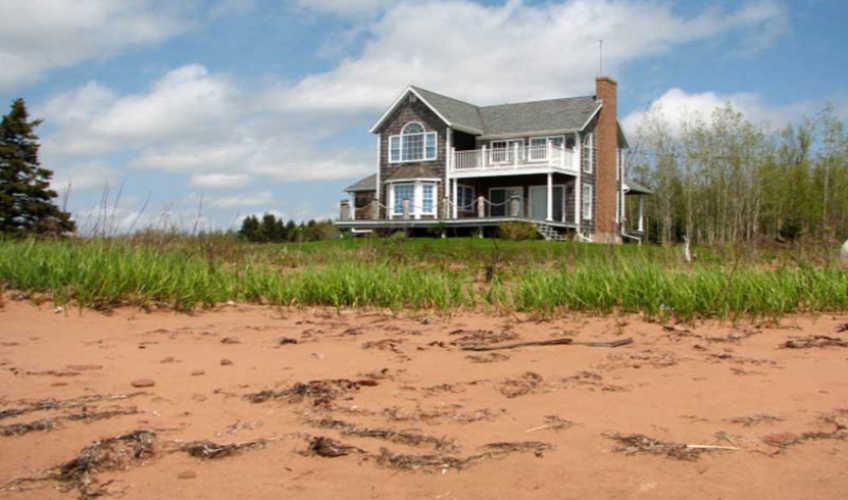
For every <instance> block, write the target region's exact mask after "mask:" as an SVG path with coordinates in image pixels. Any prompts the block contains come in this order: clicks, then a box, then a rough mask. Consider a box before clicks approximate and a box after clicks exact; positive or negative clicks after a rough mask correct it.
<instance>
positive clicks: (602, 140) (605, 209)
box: [595, 76, 621, 243]
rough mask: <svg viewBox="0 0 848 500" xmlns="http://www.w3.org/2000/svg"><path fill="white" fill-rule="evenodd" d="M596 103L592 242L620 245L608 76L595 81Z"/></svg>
mask: <svg viewBox="0 0 848 500" xmlns="http://www.w3.org/2000/svg"><path fill="white" fill-rule="evenodd" d="M595 85H596V88H597V90H596V95H597V99H599V100H600V101H602V102H603V107H602V108H601V112H600V113H599V114H598V123H597V128H596V129H595V135H596V140H597V144H596V154H597V155H598V164H597V165H598V171H597V173H596V186H595V193H596V194H595V197H596V199H595V206H596V207H597V218H596V220H595V241H598V242H604V243H618V242H620V241H621V236H620V235H619V231H618V227H617V226H618V225H617V224H616V222H615V206H616V202H615V198H616V196H618V187H617V184H618V183H617V181H616V180H615V178H616V171H615V170H616V166H617V163H618V161H617V156H618V83H616V81H615V80H613V79H612V78H610V77H608V76H599V77H598V78H596V79H595Z"/></svg>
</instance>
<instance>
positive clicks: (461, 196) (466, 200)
mask: <svg viewBox="0 0 848 500" xmlns="http://www.w3.org/2000/svg"><path fill="white" fill-rule="evenodd" d="M456 205H457V208H458V209H459V211H460V212H473V211H474V188H473V187H471V186H457V187H456Z"/></svg>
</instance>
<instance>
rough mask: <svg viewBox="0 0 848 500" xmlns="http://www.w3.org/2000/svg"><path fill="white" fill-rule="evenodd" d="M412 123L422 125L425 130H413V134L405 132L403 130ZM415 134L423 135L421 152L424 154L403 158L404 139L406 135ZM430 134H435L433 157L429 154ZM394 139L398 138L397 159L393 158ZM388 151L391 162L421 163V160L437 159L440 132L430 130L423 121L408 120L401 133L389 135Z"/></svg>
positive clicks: (411, 135) (412, 135)
mask: <svg viewBox="0 0 848 500" xmlns="http://www.w3.org/2000/svg"><path fill="white" fill-rule="evenodd" d="M410 125H418V126H420V127H421V129H422V130H423V132H413V133H411V134H404V133H403V131H404V130H406V128H407V127H409V126H410ZM414 136H421V138H422V143H421V153H422V155H423V156H422V157H421V158H415V159H411V160H404V159H403V150H404V146H403V139H404V138H406V137H414ZM430 136H433V138H434V139H433V143H434V144H433V157H432V158H431V157H429V156H427V141H428V140H429V139H430ZM394 139H397V140H398V159H397V160H393V159H392V140H394ZM388 153H389V154H388V157H389V164H395V163H420V162H425V161H436V160H438V159H439V133H438V132H436V131H428V130H427V127H425V126H424V124H423V123H421V122H419V121H417V120H412V121H409V122H406V123H405V124H404V126H403V127H402V128H401V130H400V134H395V135H390V136H389V149H388Z"/></svg>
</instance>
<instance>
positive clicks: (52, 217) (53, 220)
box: [0, 99, 76, 235]
mask: <svg viewBox="0 0 848 500" xmlns="http://www.w3.org/2000/svg"><path fill="white" fill-rule="evenodd" d="M28 119H29V114H28V113H27V110H26V105H25V103H24V100H23V99H15V100H14V101H13V102H12V109H11V111H10V112H9V114H8V115H6V116H4V117H3V121H2V123H0V233H11V234H26V233H35V234H55V235H59V234H64V233H66V232H73V231H75V230H76V225H75V224H74V222H73V221H72V220H71V215H70V214H69V213H67V212H64V211H62V210H61V209H60V208H59V207H57V206H56V205H55V204H54V203H53V201H52V200H54V199H55V198H56V197H57V194H56V191H53V190H52V189H50V178H51V177H53V172H51V171H50V170H48V169H46V168H42V167H41V165H40V163H39V161H38V149H39V147H40V146H39V144H38V136H36V135H35V133H34V129H35V127H37V126H38V125H39V124H40V123H41V120H33V121H28Z"/></svg>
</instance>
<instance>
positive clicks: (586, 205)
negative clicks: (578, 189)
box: [583, 184, 593, 220]
mask: <svg viewBox="0 0 848 500" xmlns="http://www.w3.org/2000/svg"><path fill="white" fill-rule="evenodd" d="M592 201H593V200H592V186H591V185H590V184H584V185H583V220H592Z"/></svg>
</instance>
